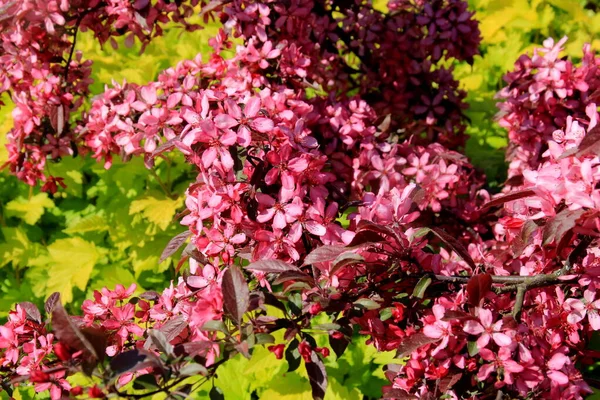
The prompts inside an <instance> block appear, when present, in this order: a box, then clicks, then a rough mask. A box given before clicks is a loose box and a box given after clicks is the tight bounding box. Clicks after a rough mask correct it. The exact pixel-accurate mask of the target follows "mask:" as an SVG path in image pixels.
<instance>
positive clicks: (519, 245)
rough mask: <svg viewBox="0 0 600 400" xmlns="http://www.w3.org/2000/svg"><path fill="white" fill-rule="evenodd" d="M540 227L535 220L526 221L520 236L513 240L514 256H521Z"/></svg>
mask: <svg viewBox="0 0 600 400" xmlns="http://www.w3.org/2000/svg"><path fill="white" fill-rule="evenodd" d="M537 228H538V224H536V223H535V221H532V220H529V221H527V222H525V224H524V225H523V227H522V228H521V233H520V234H519V236H517V237H515V239H514V240H513V242H512V251H513V256H514V257H519V256H520V255H521V254H522V253H523V251H524V250H525V248H526V247H527V246H529V245H530V244H531V238H532V237H533V234H534V233H535V231H536V230H537Z"/></svg>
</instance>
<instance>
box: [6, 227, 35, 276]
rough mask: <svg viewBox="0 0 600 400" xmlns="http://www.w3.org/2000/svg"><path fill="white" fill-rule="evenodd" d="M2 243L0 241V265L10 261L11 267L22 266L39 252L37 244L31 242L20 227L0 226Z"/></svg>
mask: <svg viewBox="0 0 600 400" xmlns="http://www.w3.org/2000/svg"><path fill="white" fill-rule="evenodd" d="M2 235H3V236H4V240H5V242H4V243H0V267H3V266H5V265H7V264H8V263H10V262H12V264H13V267H15V268H18V267H23V266H25V265H28V264H29V263H30V260H31V259H33V258H36V257H37V256H38V255H39V254H40V253H41V247H40V246H39V245H38V244H35V243H31V242H30V241H29V239H28V238H27V235H26V234H25V232H24V231H23V230H22V229H21V228H20V227H17V228H2Z"/></svg>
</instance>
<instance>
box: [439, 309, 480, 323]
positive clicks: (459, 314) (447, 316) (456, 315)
mask: <svg viewBox="0 0 600 400" xmlns="http://www.w3.org/2000/svg"><path fill="white" fill-rule="evenodd" d="M469 319H476V318H475V317H474V316H472V315H471V314H469V313H466V312H464V311H460V310H446V313H444V318H442V321H453V320H459V321H466V320H469Z"/></svg>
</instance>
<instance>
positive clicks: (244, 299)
mask: <svg viewBox="0 0 600 400" xmlns="http://www.w3.org/2000/svg"><path fill="white" fill-rule="evenodd" d="M221 288H222V290H223V305H224V306H225V310H226V311H227V312H228V313H229V314H230V315H231V316H232V317H233V319H234V320H235V321H236V322H237V324H238V325H239V324H240V323H241V322H242V317H243V315H244V313H245V312H246V310H247V309H248V305H249V304H250V291H249V290H248V283H247V282H246V278H245V277H244V274H243V273H242V271H240V269H239V268H238V267H236V266H231V267H229V268H228V269H227V270H226V271H225V273H224V274H223V282H222V284H221Z"/></svg>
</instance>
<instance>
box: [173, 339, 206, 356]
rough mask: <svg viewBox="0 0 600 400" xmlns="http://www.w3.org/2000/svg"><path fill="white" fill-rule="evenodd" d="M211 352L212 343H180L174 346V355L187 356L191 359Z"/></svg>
mask: <svg viewBox="0 0 600 400" xmlns="http://www.w3.org/2000/svg"><path fill="white" fill-rule="evenodd" d="M212 350H213V343H212V342H209V341H197V342H187V343H182V344H179V345H177V346H175V349H174V353H175V354H176V355H178V356H180V355H184V354H185V355H188V356H191V357H194V356H197V355H199V356H202V357H203V356H205V355H206V354H208V352H209V351H212Z"/></svg>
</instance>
